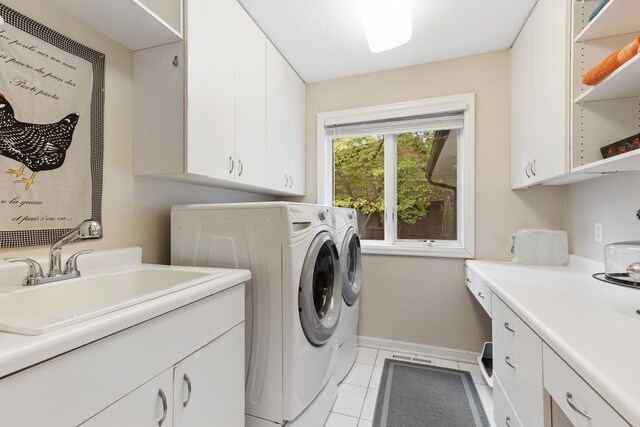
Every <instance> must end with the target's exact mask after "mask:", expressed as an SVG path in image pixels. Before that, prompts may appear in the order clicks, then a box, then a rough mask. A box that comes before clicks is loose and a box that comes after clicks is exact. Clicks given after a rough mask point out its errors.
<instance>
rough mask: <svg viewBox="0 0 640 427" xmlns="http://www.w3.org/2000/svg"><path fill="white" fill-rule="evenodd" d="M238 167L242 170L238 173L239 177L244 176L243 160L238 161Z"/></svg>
mask: <svg viewBox="0 0 640 427" xmlns="http://www.w3.org/2000/svg"><path fill="white" fill-rule="evenodd" d="M238 167H239V168H240V170H239V171H238V176H242V172H244V165H243V164H242V160H238Z"/></svg>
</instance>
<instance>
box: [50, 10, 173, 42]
mask: <svg viewBox="0 0 640 427" xmlns="http://www.w3.org/2000/svg"><path fill="white" fill-rule="evenodd" d="M50 1H51V2H52V3H55V4H56V5H57V6H59V7H60V8H62V9H64V10H66V11H67V12H68V13H69V14H71V15H73V16H75V17H76V18H78V19H80V20H82V21H84V22H86V23H87V24H89V25H90V26H91V27H93V28H95V29H96V30H97V31H99V32H100V33H102V34H104V35H106V36H107V37H110V38H112V39H113V40H115V41H117V42H118V43H120V44H121V45H123V46H125V47H128V48H129V49H131V50H140V49H147V48H150V47H154V46H161V45H164V44H168V43H173V42H176V41H179V40H182V0H107V1H105V0H50Z"/></svg>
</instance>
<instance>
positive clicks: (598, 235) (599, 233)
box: [595, 222, 603, 243]
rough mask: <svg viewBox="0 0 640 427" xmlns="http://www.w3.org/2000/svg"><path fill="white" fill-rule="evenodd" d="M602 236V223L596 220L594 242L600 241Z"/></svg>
mask: <svg viewBox="0 0 640 427" xmlns="http://www.w3.org/2000/svg"><path fill="white" fill-rule="evenodd" d="M602 238H603V231H602V223H601V222H596V233H595V240H596V243H602Z"/></svg>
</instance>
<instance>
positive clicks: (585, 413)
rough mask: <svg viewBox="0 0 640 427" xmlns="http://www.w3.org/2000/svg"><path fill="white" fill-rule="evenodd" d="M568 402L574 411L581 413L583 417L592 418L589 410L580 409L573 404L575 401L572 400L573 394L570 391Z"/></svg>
mask: <svg viewBox="0 0 640 427" xmlns="http://www.w3.org/2000/svg"><path fill="white" fill-rule="evenodd" d="M566 398H567V403H568V404H569V407H570V408H571V409H573V410H574V411H576V412H577V413H579V414H580V415H582V416H583V417H585V418H587V419H589V420H590V419H591V415H589V413H588V412H585V411H583V410H582V409H579V408H578V407H576V405H574V404H573V402H572V401H571V399H573V396H572V395H571V393H570V392H567V396H566Z"/></svg>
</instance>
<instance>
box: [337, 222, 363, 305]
mask: <svg viewBox="0 0 640 427" xmlns="http://www.w3.org/2000/svg"><path fill="white" fill-rule="evenodd" d="M344 237H345V238H344V242H343V243H342V251H341V252H340V254H341V256H340V261H341V263H342V265H341V270H342V298H343V299H344V302H345V303H347V305H348V306H352V305H353V304H355V303H356V301H358V298H359V297H360V289H361V288H362V250H361V248H360V237H359V236H358V233H357V232H356V230H355V229H354V228H350V229H349V230H348V231H347V234H346V235H345V236H344Z"/></svg>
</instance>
